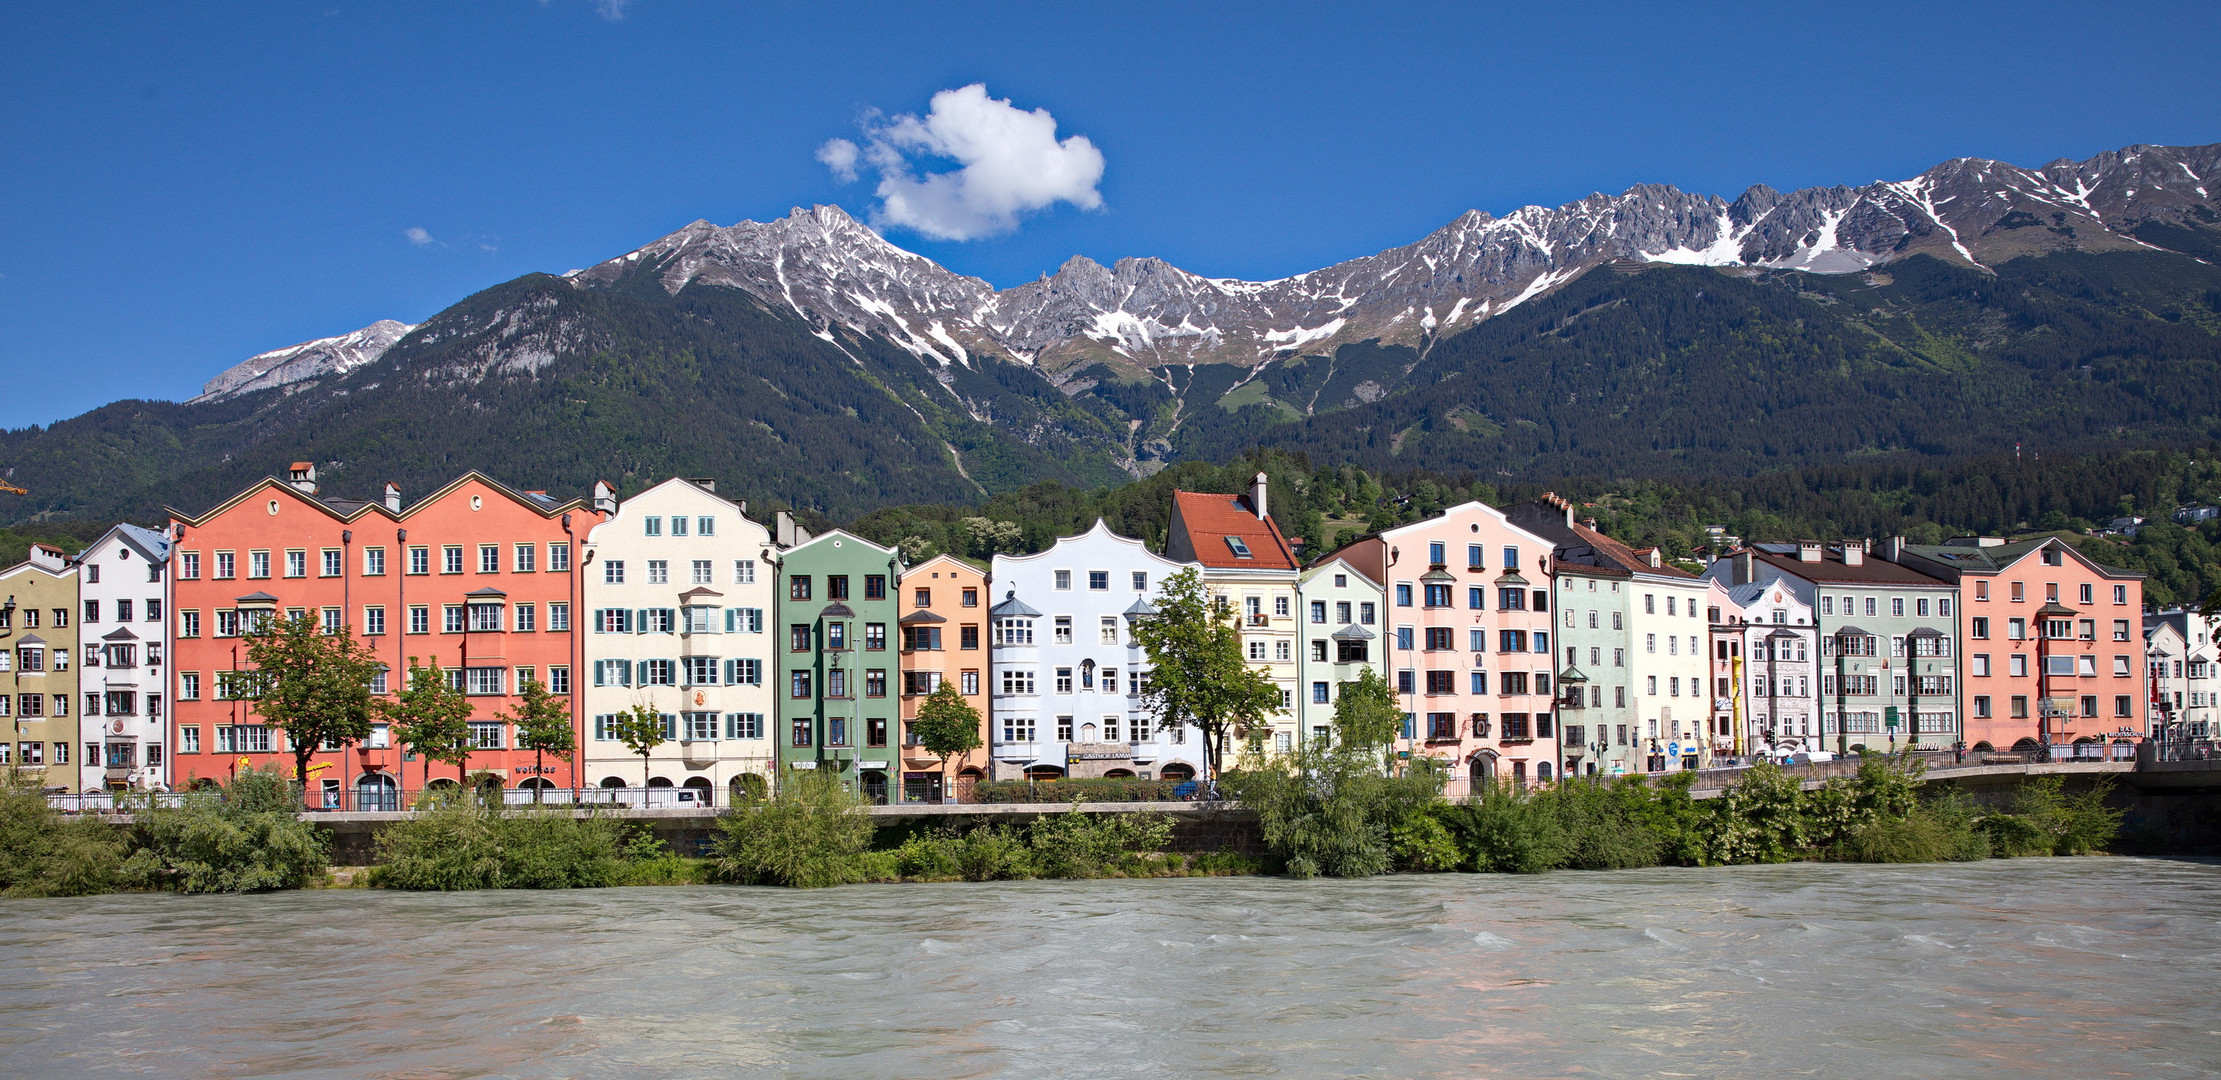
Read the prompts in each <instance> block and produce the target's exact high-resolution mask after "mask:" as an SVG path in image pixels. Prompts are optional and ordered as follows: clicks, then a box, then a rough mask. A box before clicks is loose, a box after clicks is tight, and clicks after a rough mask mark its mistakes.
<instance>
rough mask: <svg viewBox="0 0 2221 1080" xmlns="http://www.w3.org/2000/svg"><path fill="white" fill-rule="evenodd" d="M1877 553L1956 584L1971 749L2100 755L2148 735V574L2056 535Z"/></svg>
mask: <svg viewBox="0 0 2221 1080" xmlns="http://www.w3.org/2000/svg"><path fill="white" fill-rule="evenodd" d="M1883 552H1884V557H1885V558H1888V557H1890V556H1891V555H1892V554H1895V555H1896V559H1895V560H1894V561H1896V562H1899V563H1902V564H1903V565H1905V566H1908V567H1911V568H1913V569H1916V570H1919V571H1921V572H1922V573H1925V574H1928V575H1930V576H1932V577H1938V578H1942V579H1943V580H1945V581H1950V582H1953V583H1955V584H1957V585H1958V586H1959V612H1960V614H1959V626H1960V635H1961V640H1962V641H1964V642H1965V647H1964V649H1963V656H1964V658H1965V665H1964V671H1965V675H1964V686H1963V691H1962V693H1963V701H1964V703H1965V709H1964V712H1963V715H1964V716H1965V718H1966V721H1965V724H1966V727H1965V735H1964V736H1963V738H1964V739H1965V741H1966V744H1967V746H1968V747H1969V748H1970V749H1974V750H2019V751H2030V750H2035V749H2037V748H2038V747H2053V748H2055V749H2053V750H2052V751H2051V752H2052V753H2053V755H2054V756H2067V755H2074V756H2099V755H2103V754H2105V753H2107V751H2106V750H2105V749H2104V747H2105V746H2106V744H2108V743H2113V742H2127V741H2129V740H2133V739H2141V738H2143V737H2144V734H2145V732H2146V731H2147V730H2148V724H2147V720H2148V717H2147V708H2148V706H2147V703H2146V699H2147V698H2149V697H2150V693H2149V689H2148V687H2147V686H2146V684H2145V681H2144V680H2145V678H2146V673H2145V669H2144V661H2143V633H2142V631H2143V625H2142V619H2143V611H2144V575H2142V574H2139V573H2135V572H2133V571H2128V570H2115V569H2113V568H2111V567H2107V566H2101V565H2099V564H2097V563H2096V562H2093V561H2091V560H2090V559H2089V558H2088V557H2087V556H2085V555H2083V554H2082V553H2081V552H2080V551H2077V550H2075V548H2074V547H2073V546H2072V545H2069V544H2068V543H2066V542H2065V541H2063V540H2061V539H2059V538H2058V537H2056V536H2044V537H2038V538H2036V539H2033V540H2022V541H2020V542H2018V543H2006V542H2005V541H2004V540H2002V539H1997V538H1993V537H1973V536H1969V537H1962V538H1959V539H1956V540H1953V541H1951V542H1950V543H1947V544H1906V543H1904V542H1903V541H1902V540H1891V541H1888V542H1885V545H1884V548H1883ZM2123 752H2126V750H2125V748H2123V749H2121V750H2116V751H2114V753H2116V754H2118V753H2123Z"/></svg>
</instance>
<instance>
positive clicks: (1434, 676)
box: [1322, 502, 1566, 793]
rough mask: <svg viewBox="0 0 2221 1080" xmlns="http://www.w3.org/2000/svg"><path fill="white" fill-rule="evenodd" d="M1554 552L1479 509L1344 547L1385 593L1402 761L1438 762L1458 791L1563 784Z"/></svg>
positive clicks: (1345, 555)
mask: <svg viewBox="0 0 2221 1080" xmlns="http://www.w3.org/2000/svg"><path fill="white" fill-rule="evenodd" d="M1552 547H1553V545H1552V544H1551V543H1550V541H1548V540H1545V539H1544V538H1542V537H1540V536H1537V535H1535V534H1534V533H1532V532H1528V531H1527V530H1525V529H1521V528H1519V527H1517V526H1515V525H1513V524H1511V523H1510V522H1509V521H1508V520H1507V519H1506V518H1505V516H1504V514H1503V512H1501V511H1499V510H1497V509H1496V508H1494V507H1491V506H1488V505H1485V504H1483V503H1478V502H1469V503H1463V504H1461V505H1458V506H1453V507H1450V508H1449V509H1447V510H1444V511H1443V512H1442V513H1440V514H1438V515H1436V516H1434V517H1432V518H1429V519H1427V520H1425V521H1418V522H1413V523H1411V524H1409V525H1401V526H1397V527H1395V528H1392V529H1387V530H1385V531H1383V532H1381V533H1380V534H1378V535H1376V536H1370V537H1366V538H1364V539H1361V540H1358V541H1355V542H1353V543H1350V544H1347V545H1344V546H1343V547H1342V548H1341V549H1339V550H1338V551H1336V552H1334V553H1333V554H1331V555H1329V556H1327V557H1326V558H1325V559H1323V560H1322V562H1325V563H1332V562H1335V561H1341V562H1344V563H1347V564H1348V565H1350V566H1352V567H1354V568H1355V569H1356V571H1357V572H1358V573H1359V574H1362V575H1363V576H1364V577H1365V578H1367V579H1369V580H1372V581H1378V582H1381V583H1382V584H1383V585H1384V586H1385V588H1386V590H1387V596H1388V601H1387V603H1388V607H1387V608H1386V610H1385V612H1384V613H1383V619H1384V620H1385V622H1386V628H1387V630H1388V640H1387V642H1386V649H1385V651H1384V653H1383V655H1382V657H1381V661H1380V662H1381V663H1382V664H1383V665H1384V666H1385V667H1386V669H1387V670H1388V671H1389V672H1391V673H1392V676H1393V679H1392V685H1393V687H1394V689H1395V691H1396V694H1397V697H1398V698H1399V700H1401V701H1402V702H1403V705H1404V709H1405V714H1404V716H1405V719H1404V737H1403V738H1402V739H1401V740H1400V741H1399V743H1398V752H1399V753H1402V754H1406V755H1411V756H1419V755H1424V756H1427V757H1432V758H1435V759H1436V760H1438V761H1440V762H1442V763H1443V765H1444V766H1446V768H1447V769H1448V773H1449V776H1450V778H1451V785H1452V790H1453V791H1459V792H1460V793H1463V792H1468V791H1478V790H1480V789H1481V788H1482V787H1484V786H1486V785H1487V784H1489V783H1491V782H1496V781H1508V782H1511V783H1516V784H1522V785H1523V784H1526V783H1528V782H1530V781H1532V782H1544V783H1547V782H1550V781H1553V780H1555V779H1557V778H1558V777H1560V776H1562V775H1564V771H1565V761H1566V759H1565V757H1564V754H1563V752H1562V750H1561V743H1560V741H1559V732H1558V713H1557V698H1556V681H1557V675H1558V672H1557V669H1556V667H1555V662H1556V657H1557V653H1556V650H1555V648H1554V646H1553V643H1552V638H1551V634H1552V624H1551V617H1550V604H1551V601H1550V596H1551V587H1550V583H1551V575H1550V560H1551V551H1552Z"/></svg>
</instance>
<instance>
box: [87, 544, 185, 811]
mask: <svg viewBox="0 0 2221 1080" xmlns="http://www.w3.org/2000/svg"><path fill="white" fill-rule="evenodd" d="M169 562H170V541H169V538H168V537H167V536H166V535H165V534H163V533H161V532H157V531H155V530H153V529H144V528H140V527H139V526H137V525H118V526H116V527H115V528H112V529H110V530H108V531H107V532H106V533H104V534H102V535H101V537H100V539H98V540H95V541H93V542H92V545H91V546H89V547H87V548H86V549H85V550H83V551H81V552H78V554H77V565H78V571H77V580H78V601H79V603H78V607H79V609H80V610H79V614H78V627H77V640H78V642H79V648H80V650H81V651H82V652H83V654H84V655H83V656H81V657H79V658H78V663H77V689H78V697H79V701H80V713H79V715H80V723H79V731H80V733H81V734H82V736H83V738H84V742H85V745H84V747H83V748H82V749H83V750H84V756H83V757H81V758H79V759H78V777H79V787H80V788H81V789H82V790H86V791H102V790H107V789H110V788H118V787H135V788H150V787H154V786H156V785H158V784H160V785H166V784H167V782H168V778H169V775H170V774H169V765H170V762H169V758H168V754H167V750H168V747H167V746H165V745H164V742H165V740H164V738H163V732H166V731H168V730H169V728H170V725H169V719H170V714H169V701H170V697H169V694H170V691H169V680H168V675H169V667H168V661H169V658H170V644H171V633H170V620H169V617H168V614H167V613H168V611H169V607H170V604H169V598H170V573H169V570H170V566H169Z"/></svg>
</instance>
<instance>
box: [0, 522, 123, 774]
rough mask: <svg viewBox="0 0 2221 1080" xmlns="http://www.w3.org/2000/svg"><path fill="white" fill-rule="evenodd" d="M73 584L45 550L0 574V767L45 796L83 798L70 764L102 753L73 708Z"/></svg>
mask: <svg viewBox="0 0 2221 1080" xmlns="http://www.w3.org/2000/svg"><path fill="white" fill-rule="evenodd" d="M77 576H78V569H77V566H76V564H74V563H72V562H71V561H70V560H69V557H68V556H67V555H65V554H63V552H62V550H61V549H60V548H57V547H53V546H50V545H47V544H32V545H31V551H30V556H29V558H27V559H25V560H24V561H22V562H19V563H17V564H15V565H14V566H11V567H8V568H7V569H5V570H0V725H4V726H0V731H5V732H6V733H7V734H6V735H5V736H4V737H0V766H7V767H10V768H12V769H13V770H14V771H15V774H16V775H17V776H19V777H23V778H25V779H34V780H36V781H37V782H38V783H39V786H41V787H43V788H45V789H46V790H47V791H50V792H64V791H79V790H82V789H83V788H84V787H85V780H84V776H83V774H82V773H81V772H80V771H79V769H78V767H77V765H76V764H75V762H77V761H79V760H80V759H79V757H78V755H79V754H80V753H83V752H85V750H86V749H87V748H88V745H89V746H90V748H92V749H94V750H96V751H97V750H98V748H99V747H100V745H101V742H100V739H99V737H98V736H94V737H93V738H92V740H91V742H90V743H89V744H87V743H84V742H82V741H81V739H80V728H79V718H78V716H77V710H76V708H75V707H74V706H75V704H76V700H77V694H78V689H77V672H76V670H75V669H74V664H75V662H76V660H77V659H78V657H79V652H80V650H79V649H78V644H77V620H76V618H75V615H76V612H77V602H78V592H77V589H78V586H77ZM134 734H136V732H134ZM95 756H97V754H96V755H95ZM96 775H97V774H96ZM104 786H105V785H104V784H99V783H96V784H94V785H92V787H93V790H96V791H98V790H101V789H102V788H103V787H104Z"/></svg>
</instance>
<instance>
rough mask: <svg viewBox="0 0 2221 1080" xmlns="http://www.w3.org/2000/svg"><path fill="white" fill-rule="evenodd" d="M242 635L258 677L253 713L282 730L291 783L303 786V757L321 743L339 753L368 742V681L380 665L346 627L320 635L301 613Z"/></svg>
mask: <svg viewBox="0 0 2221 1080" xmlns="http://www.w3.org/2000/svg"><path fill="white" fill-rule="evenodd" d="M246 638H247V662H248V663H250V664H253V665H254V666H255V670H256V673H257V674H256V678H255V683H256V687H255V688H256V691H257V694H256V698H255V705H254V709H255V712H256V713H257V714H259V715H260V716H261V717H262V719H263V722H265V723H267V724H269V725H270V726H271V727H275V728H281V729H283V730H284V731H285V737H286V739H287V741H288V742H290V743H292V745H293V780H294V783H296V784H298V785H300V786H301V787H302V788H304V789H305V788H306V787H307V786H308V766H309V759H310V758H312V757H314V756H315V755H316V752H317V751H318V750H321V749H323V748H324V746H325V744H326V743H331V744H336V745H337V746H339V747H341V748H342V749H344V748H345V747H346V746H347V745H348V744H350V743H356V742H361V741H362V740H363V739H366V738H368V737H370V723H371V721H372V720H373V719H374V718H376V716H377V714H378V703H377V699H376V698H374V697H372V696H371V693H370V681H371V680H372V679H374V678H376V677H377V675H378V672H379V671H380V670H382V669H383V668H384V666H385V665H383V664H381V663H379V662H378V659H377V657H376V656H374V655H372V654H371V651H370V648H369V647H368V646H366V645H364V644H363V643H362V642H360V641H357V640H355V636H354V634H353V633H351V632H349V631H348V630H347V628H346V627H344V626H343V627H341V628H340V630H339V632H338V633H336V634H327V633H325V632H324V629H323V627H321V626H319V625H318V624H317V621H316V619H315V617H314V616H311V615H308V614H305V613H304V614H301V615H297V616H295V617H293V618H290V619H280V620H272V621H270V622H266V623H258V624H256V625H255V626H254V628H253V629H251V630H249V631H248V632H247V635H246Z"/></svg>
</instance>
